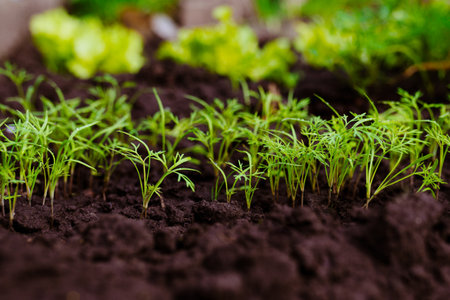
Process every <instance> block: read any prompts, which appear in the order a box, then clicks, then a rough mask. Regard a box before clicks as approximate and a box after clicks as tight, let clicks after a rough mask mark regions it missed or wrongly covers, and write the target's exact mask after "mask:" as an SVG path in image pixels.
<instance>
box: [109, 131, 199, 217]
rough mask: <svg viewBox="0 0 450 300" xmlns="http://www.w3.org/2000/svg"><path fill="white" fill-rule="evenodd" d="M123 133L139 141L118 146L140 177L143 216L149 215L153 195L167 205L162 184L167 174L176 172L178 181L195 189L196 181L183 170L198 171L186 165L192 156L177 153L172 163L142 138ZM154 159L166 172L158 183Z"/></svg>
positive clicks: (162, 204)
mask: <svg viewBox="0 0 450 300" xmlns="http://www.w3.org/2000/svg"><path fill="white" fill-rule="evenodd" d="M122 133H123V134H125V135H127V136H129V137H130V138H131V139H133V140H135V141H137V142H138V143H137V144H130V146H128V147H127V146H118V147H117V150H116V151H117V152H118V153H119V154H121V155H123V156H124V157H125V159H127V160H129V161H130V162H131V163H132V164H133V165H134V167H135V169H136V171H137V173H138V177H139V185H140V187H141V195H142V208H143V209H142V214H141V217H144V218H146V217H147V211H148V205H149V203H150V200H151V198H152V196H153V195H155V194H156V195H157V196H158V197H159V199H160V201H161V206H162V207H165V204H164V199H163V197H162V191H161V184H162V183H163V181H164V180H165V179H166V178H167V176H169V175H171V174H175V175H177V176H178V181H181V180H182V181H184V182H185V183H186V186H187V187H188V188H190V189H191V190H192V191H194V190H195V186H194V183H193V182H192V180H191V179H190V178H189V177H188V176H187V175H185V174H183V173H182V172H188V171H194V172H195V171H196V170H195V169H192V168H188V167H184V166H182V165H184V164H185V163H188V162H189V161H190V160H191V158H190V157H185V156H184V155H183V154H179V153H177V154H176V155H175V157H174V161H173V163H172V164H171V165H169V164H168V161H167V158H166V156H165V154H164V152H162V151H158V152H155V151H153V150H150V148H149V147H148V145H147V144H146V143H145V142H144V141H143V140H141V139H140V138H138V137H136V136H134V135H132V134H130V133H127V132H122ZM140 145H142V146H143V147H144V150H145V155H144V156H142V155H141V154H140V153H139V151H138V150H139V146H140ZM152 161H157V162H159V163H160V164H161V165H162V166H163V169H164V173H163V174H162V176H161V177H160V178H159V179H158V180H157V181H156V183H154V184H152V183H151V172H150V170H151V164H152Z"/></svg>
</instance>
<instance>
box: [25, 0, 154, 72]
mask: <svg viewBox="0 0 450 300" xmlns="http://www.w3.org/2000/svg"><path fill="white" fill-rule="evenodd" d="M30 30H31V34H32V37H33V41H34V43H35V45H36V47H37V48H38V49H39V51H40V52H41V54H42V56H43V58H44V60H45V63H46V65H47V67H48V68H49V69H51V70H52V71H55V72H70V73H72V74H73V75H75V76H76V77H79V78H83V79H86V78H90V77H92V76H94V75H95V74H96V73H97V72H105V73H136V72H137V71H139V69H140V68H141V67H142V66H143V64H144V61H145V60H144V57H143V56H142V51H143V40H142V37H141V36H140V35H139V34H138V33H137V32H135V31H133V30H130V29H127V28H125V27H123V26H121V25H119V24H114V25H110V26H104V25H103V24H102V22H101V21H100V20H99V19H98V18H86V19H83V20H81V19H78V18H75V17H73V16H70V15H69V14H68V13H67V12H66V11H65V10H64V9H61V8H58V9H55V10H51V11H47V12H44V13H42V14H39V15H35V16H33V18H32V20H31V23H30Z"/></svg>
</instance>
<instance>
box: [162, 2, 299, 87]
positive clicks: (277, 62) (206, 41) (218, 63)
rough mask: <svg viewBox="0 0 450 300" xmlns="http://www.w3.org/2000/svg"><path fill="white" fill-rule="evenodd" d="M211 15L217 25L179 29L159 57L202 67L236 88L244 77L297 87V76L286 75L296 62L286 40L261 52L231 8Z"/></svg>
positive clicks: (247, 28)
mask: <svg viewBox="0 0 450 300" xmlns="http://www.w3.org/2000/svg"><path fill="white" fill-rule="evenodd" d="M214 16H215V17H216V18H217V19H218V21H219V22H220V23H219V24H218V25H216V26H214V27H200V28H195V29H182V30H181V31H180V33H179V35H178V40H177V41H174V42H166V43H163V45H162V46H161V47H160V49H159V50H158V57H159V58H169V59H173V60H175V61H176V62H178V63H183V64H189V65H192V66H195V67H204V68H206V69H208V70H210V71H212V72H214V73H217V74H220V75H225V76H228V77H229V78H230V79H231V81H232V82H233V83H234V84H235V85H236V84H237V83H238V82H239V81H241V80H245V79H247V78H248V79H250V80H252V81H260V80H263V79H267V80H273V81H276V82H280V83H282V84H285V85H286V86H288V87H292V86H294V85H295V84H296V82H297V79H298V76H297V75H296V74H293V73H290V72H289V65H290V64H291V63H293V62H294V61H295V55H294V54H293V52H292V51H291V50H290V43H289V41H287V40H286V39H276V40H274V41H271V42H269V43H267V44H266V45H265V46H264V48H262V49H260V48H259V46H258V39H257V36H256V35H255V33H254V32H253V30H252V29H251V28H250V27H246V26H239V25H237V24H236V23H235V22H234V21H233V20H232V11H231V9H230V8H228V7H219V8H217V9H216V10H215V11H214Z"/></svg>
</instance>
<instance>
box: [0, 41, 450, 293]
mask: <svg viewBox="0 0 450 300" xmlns="http://www.w3.org/2000/svg"><path fill="white" fill-rule="evenodd" d="M153 49H154V47H147V56H148V58H149V63H148V64H147V65H146V66H145V67H144V68H143V69H142V70H141V71H140V72H139V73H138V74H136V75H123V76H118V77H117V78H118V79H119V80H120V81H124V80H132V81H135V82H136V83H137V86H138V88H148V87H157V89H158V92H159V95H160V97H161V99H162V101H163V104H164V106H166V107H170V108H171V110H172V112H174V114H176V115H179V116H187V115H188V114H189V103H190V102H189V101H188V100H186V98H185V95H186V94H189V95H194V96H196V97H199V98H201V99H203V100H205V101H207V102H211V101H212V100H213V99H214V98H220V99H228V98H233V97H237V98H240V99H241V100H242V95H241V94H240V92H239V90H238V89H233V88H232V86H231V83H230V82H229V80H228V79H227V78H225V77H218V76H215V75H211V74H209V73H208V72H206V71H203V70H199V69H193V68H190V67H187V66H179V65H176V64H175V63H172V62H167V61H164V62H161V61H158V60H156V59H155V58H153V53H154V51H153ZM10 61H12V62H14V63H15V64H17V65H19V66H20V67H22V68H25V69H26V70H27V71H28V72H30V73H33V74H47V75H48V76H49V77H50V78H51V79H52V80H54V81H55V82H56V83H57V84H58V85H59V86H60V87H61V89H62V91H63V92H64V94H65V95H66V97H67V98H72V97H76V96H79V97H82V98H83V97H87V94H86V93H87V92H86V86H87V83H88V82H87V81H81V80H75V79H74V78H72V77H64V76H56V75H53V74H49V73H48V72H47V71H46V70H45V68H44V66H43V65H42V63H41V62H40V59H39V55H38V54H37V52H36V51H35V50H34V48H33V47H32V46H31V45H29V44H24V45H22V46H21V47H20V48H19V49H18V50H17V52H16V54H14V55H13V56H12V57H11V58H10ZM296 69H297V70H299V71H301V72H302V73H303V74H302V76H303V80H302V81H300V82H299V84H298V87H297V88H296V89H295V96H296V97H298V98H304V97H311V99H313V97H314V94H318V95H320V96H321V97H323V98H324V99H326V100H327V101H329V102H330V103H331V104H332V105H333V106H334V107H335V108H337V110H338V111H340V112H349V111H353V112H357V113H361V112H363V111H366V110H367V109H368V107H369V104H368V102H367V101H366V100H364V98H363V97H361V96H360V95H358V93H356V92H355V91H353V89H352V88H351V86H349V85H348V84H346V83H345V80H343V79H342V78H340V77H339V76H336V75H334V74H332V73H329V72H327V71H323V70H317V69H313V68H311V67H308V66H305V65H304V64H302V63H298V65H297V66H296ZM430 76H431V78H432V80H433V81H434V82H435V83H437V84H436V89H435V91H434V93H435V94H434V95H431V94H427V95H425V96H424V98H423V99H425V100H429V101H434V102H443V101H445V99H446V92H447V90H446V87H445V82H448V77H447V81H445V78H444V79H442V78H440V79H439V77H438V76H437V74H430ZM262 84H263V86H264V87H266V88H269V86H270V84H269V83H262ZM420 86H421V78H420V75H419V74H416V75H415V76H414V77H412V78H408V79H403V80H401V81H400V82H397V83H396V85H395V88H394V87H390V86H382V87H376V88H373V89H372V90H371V91H370V95H371V97H373V98H374V99H377V100H381V99H383V100H385V99H389V100H395V99H397V98H398V96H397V94H396V88H397V87H403V88H405V89H407V90H409V91H410V92H414V91H415V90H417V89H419V88H420ZM252 87H253V88H256V85H253V86H252ZM41 92H42V93H43V94H45V95H47V96H48V97H49V98H50V99H52V98H53V99H54V97H55V95H54V94H53V90H52V89H48V90H46V88H45V86H44V87H43V88H42V91H41ZM14 93H15V91H14V87H13V86H12V85H11V84H10V83H9V82H7V81H6V79H5V78H3V77H2V78H1V79H0V99H2V101H4V99H6V98H7V97H10V96H13V95H14ZM157 111H158V105H157V103H156V101H155V100H154V97H153V96H152V95H151V94H146V95H143V96H141V97H140V98H139V99H138V100H137V102H136V103H135V104H134V106H133V117H134V118H135V119H139V118H143V117H145V116H147V115H151V114H154V113H155V112H157ZM310 111H311V112H312V113H313V114H317V115H323V116H330V115H331V114H332V112H331V111H330V110H329V109H328V108H327V107H326V106H325V105H324V104H323V103H322V102H320V101H319V100H313V101H312V102H311V105H310ZM446 165H447V167H448V160H447V164H446ZM199 168H200V169H201V171H202V173H201V174H193V175H192V177H191V178H192V180H193V181H194V182H195V184H196V191H195V193H192V192H191V191H190V190H189V189H187V188H186V187H185V186H184V185H183V184H180V183H177V182H176V178H175V177H174V178H172V177H168V178H167V180H168V181H166V182H165V183H164V184H163V186H162V189H163V191H164V200H165V208H162V207H161V205H160V202H159V201H158V200H157V199H156V198H154V199H152V201H151V202H150V208H149V211H148V217H147V218H146V219H141V218H140V215H141V210H142V199H141V198H140V190H139V184H138V179H137V176H136V173H135V170H134V168H133V166H132V165H131V164H127V163H123V164H121V165H120V166H119V167H118V169H117V171H116V172H115V173H114V174H113V177H112V179H111V183H110V189H109V191H108V192H107V195H106V201H104V200H103V199H102V196H101V189H102V188H101V179H98V182H96V185H94V188H93V189H89V188H88V180H87V174H86V172H87V171H86V170H78V172H76V173H75V177H74V182H75V187H74V192H75V194H74V195H73V196H72V197H63V196H62V193H59V194H58V195H57V198H56V199H55V208H54V209H55V213H54V215H55V218H54V222H53V226H51V221H50V217H49V216H50V207H49V206H48V205H46V206H42V205H41V202H42V199H41V197H38V196H34V198H33V200H32V205H31V206H29V205H28V204H27V203H26V201H22V199H20V200H19V201H18V204H17V208H16V211H17V214H16V216H15V221H14V224H13V225H14V226H13V228H14V231H11V230H9V229H8V218H7V217H3V218H2V219H1V220H2V226H1V227H0V244H1V246H0V266H1V268H2V270H4V271H3V272H2V274H1V275H0V291H1V295H2V297H4V298H5V299H10V298H15V299H28V298H34V299H36V298H45V299H61V298H67V299H78V298H77V297H81V299H107V298H108V299H109V298H116V299H414V298H415V299H447V297H448V294H449V288H448V287H449V286H450V203H449V201H450V189H449V186H448V185H442V187H441V191H440V197H439V201H436V200H435V199H433V198H432V197H431V195H429V194H427V193H417V194H416V193H411V192H407V191H405V190H408V189H403V186H402V185H399V186H395V187H393V188H390V189H388V190H386V191H385V192H383V193H382V194H380V195H379V196H378V197H377V198H375V199H374V200H373V201H372V202H371V204H370V207H369V209H363V208H362V206H363V204H364V203H365V201H366V199H365V197H364V196H365V195H364V187H363V185H362V183H361V187H360V188H358V189H357V190H358V191H360V192H358V193H356V194H355V195H354V196H353V195H352V191H351V190H347V189H346V190H344V191H342V192H341V194H340V196H339V198H338V199H337V200H336V201H333V203H332V205H331V206H328V205H327V202H328V201H327V195H326V194H327V193H326V192H324V193H322V194H320V195H317V194H316V193H312V192H311V190H308V189H306V192H305V204H304V207H299V206H300V205H298V206H297V207H292V206H291V201H290V200H289V199H288V198H287V197H286V196H284V195H283V194H281V195H280V197H279V199H278V202H274V200H273V199H272V195H271V192H270V186H269V184H268V182H262V183H261V185H260V186H259V189H258V190H257V191H256V194H255V197H254V199H253V203H252V207H251V209H250V210H247V207H246V205H245V199H244V196H243V194H239V193H238V194H236V195H235V196H234V197H233V198H232V201H231V203H226V202H224V201H211V187H212V186H213V185H214V180H215V179H214V176H213V172H212V169H210V168H208V167H207V166H206V163H205V162H204V161H203V162H201V165H200V167H199ZM444 170H445V174H444V178H445V179H446V181H447V182H448V181H449V180H450V172H449V171H448V169H445V168H444ZM154 172H158V170H154ZM324 184H325V183H324ZM220 200H223V199H220Z"/></svg>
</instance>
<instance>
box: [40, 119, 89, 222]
mask: <svg viewBox="0 0 450 300" xmlns="http://www.w3.org/2000/svg"><path fill="white" fill-rule="evenodd" d="M92 125H93V124H88V125H85V126H82V127H79V128H77V129H75V130H74V131H73V132H72V133H71V134H70V136H68V137H67V139H66V140H64V141H62V142H58V141H52V144H53V146H55V147H56V148H57V150H56V151H54V150H51V149H50V148H48V154H47V160H46V161H45V166H44V196H43V200H42V205H45V200H46V198H47V194H49V196H50V206H51V224H52V225H53V220H54V213H53V203H54V199H55V191H56V188H57V186H58V184H59V181H60V180H61V178H63V177H64V176H65V175H67V174H68V173H69V174H70V170H71V167H72V165H73V164H79V165H83V166H85V167H87V168H90V169H93V167H91V166H89V165H88V164H86V163H85V162H83V161H80V160H78V159H76V158H75V157H77V156H78V152H79V151H81V150H83V149H85V145H83V144H81V143H80V142H79V141H77V140H76V136H77V134H78V133H79V132H80V131H82V130H83V129H86V128H88V127H91V126H92Z"/></svg>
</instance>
